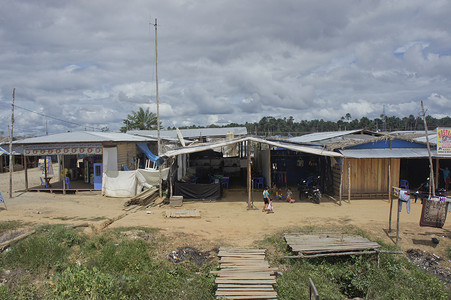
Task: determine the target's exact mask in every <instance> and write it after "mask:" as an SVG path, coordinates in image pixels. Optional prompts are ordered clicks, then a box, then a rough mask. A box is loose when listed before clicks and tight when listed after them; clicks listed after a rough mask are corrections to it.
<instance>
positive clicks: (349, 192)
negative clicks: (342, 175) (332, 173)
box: [348, 159, 351, 203]
mask: <svg viewBox="0 0 451 300" xmlns="http://www.w3.org/2000/svg"><path fill="white" fill-rule="evenodd" d="M348 202H349V203H350V202H351V160H349V159H348Z"/></svg>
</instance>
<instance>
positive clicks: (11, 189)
mask: <svg viewBox="0 0 451 300" xmlns="http://www.w3.org/2000/svg"><path fill="white" fill-rule="evenodd" d="M15 98H16V89H15V88H14V89H13V105H12V112H11V130H10V132H9V198H14V195H13V172H14V159H13V137H14V99H15Z"/></svg>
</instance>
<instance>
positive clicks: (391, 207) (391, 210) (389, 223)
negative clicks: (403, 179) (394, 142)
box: [388, 158, 393, 232]
mask: <svg viewBox="0 0 451 300" xmlns="http://www.w3.org/2000/svg"><path fill="white" fill-rule="evenodd" d="M388 201H390V216H389V218H388V232H391V216H392V212H393V198H392V196H391V158H389V159H388Z"/></svg>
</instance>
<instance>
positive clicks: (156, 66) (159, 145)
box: [154, 18, 163, 197]
mask: <svg viewBox="0 0 451 300" xmlns="http://www.w3.org/2000/svg"><path fill="white" fill-rule="evenodd" d="M154 26H155V83H156V92H157V132H158V156H160V155H161V139H160V99H159V98H158V42H157V18H155V24H154ZM158 170H159V171H158V174H159V186H160V188H159V193H160V197H161V196H162V195H163V192H162V189H161V183H162V179H161V166H158Z"/></svg>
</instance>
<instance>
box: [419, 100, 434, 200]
mask: <svg viewBox="0 0 451 300" xmlns="http://www.w3.org/2000/svg"><path fill="white" fill-rule="evenodd" d="M421 114H422V115H423V120H424V132H425V133H426V144H427V146H428V155H429V170H430V174H431V175H430V178H429V195H431V193H432V196H435V180H434V166H433V164H432V156H431V146H430V145H429V136H428V124H427V122H426V116H425V114H424V108H423V101H421Z"/></svg>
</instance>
